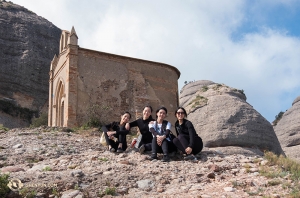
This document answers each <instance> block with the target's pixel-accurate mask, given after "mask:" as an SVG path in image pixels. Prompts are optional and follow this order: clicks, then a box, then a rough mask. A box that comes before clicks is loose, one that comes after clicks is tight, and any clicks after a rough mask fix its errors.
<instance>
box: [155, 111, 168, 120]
mask: <svg viewBox="0 0 300 198" xmlns="http://www.w3.org/2000/svg"><path fill="white" fill-rule="evenodd" d="M166 115H167V112H166V111H165V110H163V109H160V110H159V111H158V112H157V113H156V116H157V119H158V120H164V119H165V117H166Z"/></svg>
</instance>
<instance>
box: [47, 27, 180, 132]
mask: <svg viewBox="0 0 300 198" xmlns="http://www.w3.org/2000/svg"><path fill="white" fill-rule="evenodd" d="M49 75H50V79H49V111H48V125H49V126H62V127H76V126H82V125H83V124H85V123H87V122H89V121H91V120H99V121H100V122H101V123H107V122H112V121H119V119H120V115H121V114H122V113H123V112H124V111H129V112H130V113H131V114H132V119H131V120H135V119H137V118H138V117H140V116H141V114H142V110H143V107H144V106H145V105H151V106H152V107H153V112H152V116H154V117H155V110H156V109H157V108H158V107H160V106H165V107H166V108H167V109H168V115H169V117H167V120H168V121H170V122H172V123H174V121H175V117H174V111H175V110H176V108H177V106H178V100H179V99H178V78H179V77H180V72H179V70H178V69H177V68H176V67H173V66H171V65H167V64H164V63H158V62H154V61H148V60H142V59H137V58H131V57H125V56H121V55H116V54H110V53H105V52H99V51H95V50H90V49H85V48H81V47H79V45H78V36H77V34H76V32H75V29H74V27H72V29H71V31H70V32H69V31H65V30H63V31H62V33H61V37H60V45H59V54H58V55H54V58H53V60H52V61H51V66H50V72H49Z"/></svg>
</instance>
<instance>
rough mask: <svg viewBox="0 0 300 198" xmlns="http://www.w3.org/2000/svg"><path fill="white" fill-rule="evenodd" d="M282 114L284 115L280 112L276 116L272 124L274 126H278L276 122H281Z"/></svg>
mask: <svg viewBox="0 0 300 198" xmlns="http://www.w3.org/2000/svg"><path fill="white" fill-rule="evenodd" d="M283 114H284V112H283V111H280V112H279V113H278V115H276V116H275V120H274V121H273V122H272V123H273V125H274V126H276V125H277V124H278V122H279V121H280V120H281V118H282V116H283Z"/></svg>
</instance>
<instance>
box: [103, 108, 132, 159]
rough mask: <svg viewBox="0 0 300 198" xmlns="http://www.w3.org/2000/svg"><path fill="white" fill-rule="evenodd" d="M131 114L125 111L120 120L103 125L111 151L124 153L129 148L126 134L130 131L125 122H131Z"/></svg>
mask: <svg viewBox="0 0 300 198" xmlns="http://www.w3.org/2000/svg"><path fill="white" fill-rule="evenodd" d="M130 118H131V114H130V113H129V112H127V111H126V112H125V113H124V114H123V115H121V120H120V122H112V123H110V124H107V125H105V126H103V127H102V131H103V132H104V135H105V140H106V143H107V145H108V150H109V151H110V152H117V153H122V152H124V151H125V150H126V149H127V141H126V135H127V134H128V133H129V131H128V130H126V128H125V124H126V123H128V122H129V120H130Z"/></svg>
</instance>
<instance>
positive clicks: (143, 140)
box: [126, 105, 154, 154]
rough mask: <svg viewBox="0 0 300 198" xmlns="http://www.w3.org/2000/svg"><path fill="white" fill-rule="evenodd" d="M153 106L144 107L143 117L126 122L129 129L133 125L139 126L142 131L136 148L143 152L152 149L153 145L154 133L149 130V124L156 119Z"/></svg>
mask: <svg viewBox="0 0 300 198" xmlns="http://www.w3.org/2000/svg"><path fill="white" fill-rule="evenodd" d="M151 114H152V107H151V106H149V105H148V106H145V107H144V109H143V117H142V118H139V119H137V120H135V121H133V122H130V123H128V124H126V129H127V130H129V129H130V128H132V127H138V128H139V131H140V133H141V134H140V137H139V138H138V139H140V141H138V142H137V143H136V144H137V145H136V148H138V149H139V152H140V153H141V154H142V153H144V151H151V150H152V147H151V144H152V139H153V137H152V134H151V133H150V132H149V126H148V124H149V123H150V122H151V121H154V119H153V118H152V115H151Z"/></svg>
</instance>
